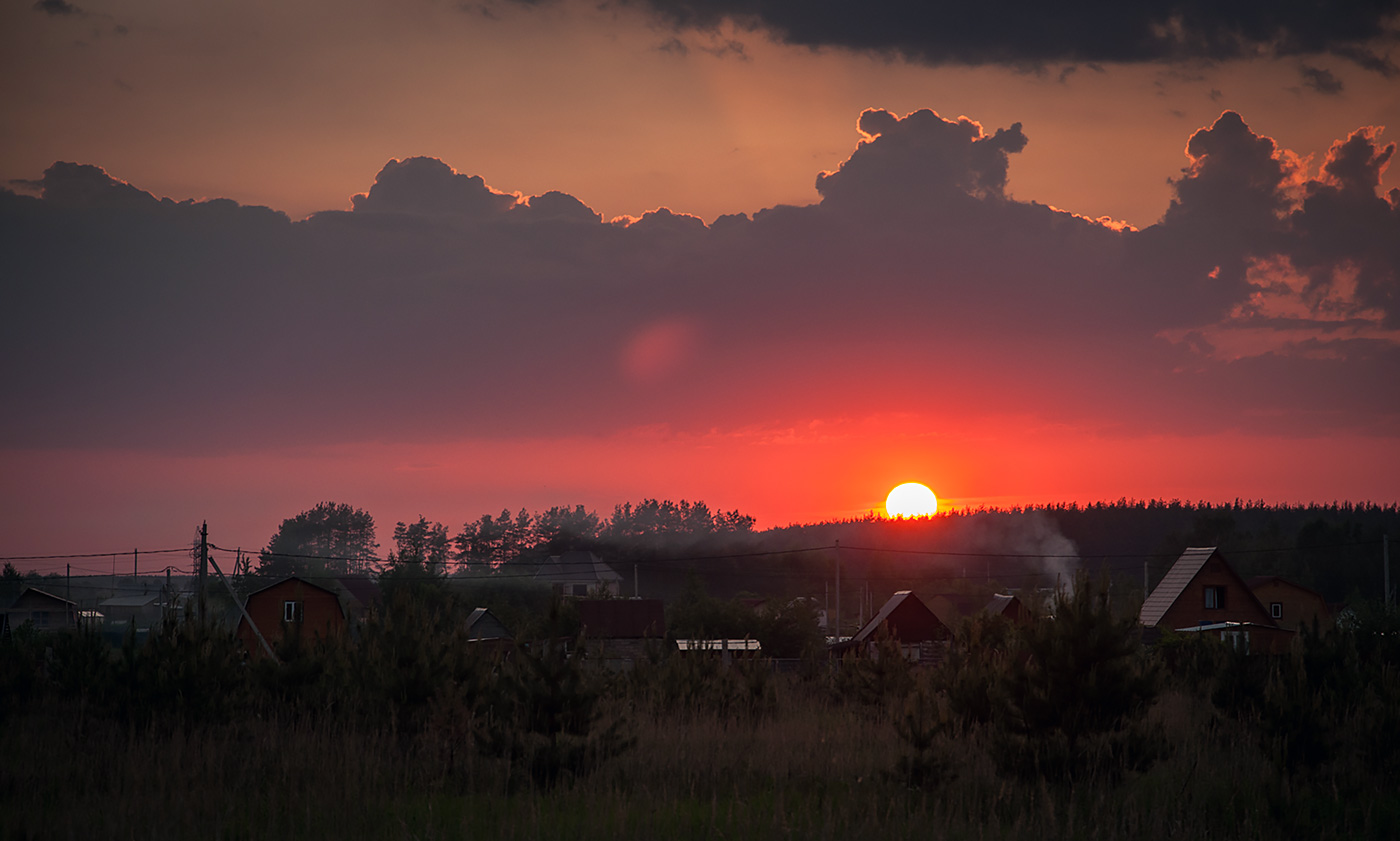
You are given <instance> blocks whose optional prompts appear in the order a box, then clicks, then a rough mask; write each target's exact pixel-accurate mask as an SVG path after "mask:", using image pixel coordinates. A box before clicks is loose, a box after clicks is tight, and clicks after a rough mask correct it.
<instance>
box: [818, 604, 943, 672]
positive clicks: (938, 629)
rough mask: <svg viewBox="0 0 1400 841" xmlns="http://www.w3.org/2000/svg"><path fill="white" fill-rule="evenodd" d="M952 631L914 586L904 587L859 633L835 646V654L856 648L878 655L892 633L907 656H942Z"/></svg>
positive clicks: (926, 660)
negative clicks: (930, 608)
mask: <svg viewBox="0 0 1400 841" xmlns="http://www.w3.org/2000/svg"><path fill="white" fill-rule="evenodd" d="M951 636H952V632H951V631H949V629H948V626H947V625H946V624H944V623H943V620H941V619H939V618H938V616H937V615H936V614H935V613H934V612H933V611H932V610H929V609H928V605H925V604H924V603H923V602H922V601H920V600H919V597H918V596H916V595H914V593H913V591H912V590H900V591H899V592H898V593H895V594H894V595H893V596H890V598H889V601H887V602H885V604H884V606H883V607H881V608H880V611H879V612H878V613H876V614H875V616H874V617H872V618H871V620H870V621H869V622H866V623H865V625H864V626H862V627H861V629H860V630H859V631H857V632H856V635H855V636H853V637H851V638H850V639H848V640H844V641H841V642H838V643H836V644H835V645H833V646H831V652H832V653H833V654H845V653H846V652H853V653H855V654H857V655H874V654H875V653H876V651H877V649H878V646H879V641H880V640H881V639H882V638H885V637H889V638H890V639H893V640H895V641H896V642H897V643H898V644H899V648H900V651H901V652H902V653H903V654H904V657H905V659H907V660H911V661H914V662H919V663H929V662H937V661H939V660H941V659H942V655H943V652H944V650H945V649H946V647H947V642H948V640H949V638H951Z"/></svg>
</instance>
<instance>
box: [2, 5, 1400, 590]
mask: <svg viewBox="0 0 1400 841" xmlns="http://www.w3.org/2000/svg"><path fill="white" fill-rule="evenodd" d="M1226 5H1228V8H1221V4H1197V3H1192V2H1184V1H1183V2H1169V3H1150V4H1129V7H1128V8H1124V9H1122V10H1118V11H1113V12H1106V11H1105V8H1104V7H1103V6H1102V4H1069V5H1065V4H1052V5H1050V6H1047V5H1046V4H1043V3H1023V2H1013V3H982V4H976V6H975V8H969V7H964V6H961V5H943V4H937V3H922V2H913V1H912V0H907V1H906V2H883V3H881V2H872V3H863V4H852V3H849V2H837V0H817V1H816V2H813V1H812V0H805V1H804V2H796V0H792V2H785V0H769V2H764V3H755V2H745V0H722V2H703V3H702V2H698V0H678V1H677V2H672V0H630V2H629V1H628V0H622V2H605V3H603V4H598V3H596V2H580V3H573V2H523V0H522V2H519V3H515V2H488V3H448V2H427V0H418V2H412V1H411V2H399V3H393V4H389V3H383V2H368V1H367V0H366V1H363V2H337V3H330V2H319V1H318V0H311V1H310V2H298V3H269V2H240V3H224V2H210V3H193V4H191V3H175V2H141V0H135V2H124V3H102V2H89V0H83V2H79V3H76V4H74V3H68V2H65V1H64V0H42V2H39V3H32V2H3V1H2V0H0V63H3V64H0V66H3V74H0V102H3V103H4V105H3V107H0V180H3V186H4V187H5V188H6V189H5V191H4V192H0V265H2V266H3V272H4V278H5V280H4V283H3V287H2V289H3V292H2V294H3V299H0V301H2V303H0V354H2V355H0V366H3V367H0V394H3V395H4V396H5V399H4V411H3V413H0V493H2V494H3V499H0V502H3V505H0V555H7V556H8V555H17V554H39V553H46V552H68V551H72V552H90V551H92V552H97V551H108V550H112V551H116V550H129V549H130V548H132V547H143V548H165V547H168V546H175V545H180V544H182V543H185V542H187V540H188V539H189V536H190V534H191V533H192V530H193V528H194V526H195V525H197V523H198V522H199V521H200V520H203V519H208V520H209V522H210V530H211V534H213V535H214V536H215V538H216V540H217V541H218V542H219V543H220V544H221V545H243V546H244V547H258V546H261V545H263V544H265V543H266V541H267V539H268V538H269V537H270V536H271V534H272V533H273V531H274V530H275V529H276V526H277V524H278V523H279V522H280V520H281V519H282V518H284V517H290V516H292V515H294V514H296V513H297V512H299V511H301V510H304V509H306V508H309V507H311V506H312V505H314V504H315V503H317V502H319V501H322V500H335V501H339V502H346V503H349V504H352V505H355V506H358V507H363V508H367V509H369V510H370V511H371V513H373V514H374V515H375V517H376V519H377V520H378V521H379V524H380V529H381V532H382V535H381V536H382V538H384V539H385V540H387V537H388V533H389V532H390V531H391V530H392V526H393V523H394V522H395V521H397V520H409V519H413V518H416V517H417V516H418V515H419V514H425V515H427V516H428V517H429V518H431V519H436V520H441V521H443V522H445V523H446V524H447V525H448V526H449V527H450V528H451V529H452V530H454V531H455V530H456V529H458V528H459V527H460V526H461V524H462V523H463V522H464V521H466V520H474V519H476V518H477V517H479V516H480V515H481V514H483V513H487V512H492V513H494V512H498V511H499V510H500V509H501V508H503V507H511V508H520V507H526V508H530V509H538V508H544V507H548V506H551V505H562V504H570V505H572V504H579V503H581V504H584V505H587V506H589V507H590V508H595V509H597V510H599V511H600V513H603V514H607V513H609V512H610V511H611V508H612V506H613V505H614V504H615V503H619V502H623V501H626V500H638V499H641V498H643V497H658V498H671V499H680V498H687V499H692V500H696V499H703V500H704V501H706V502H708V503H709V504H710V505H711V506H712V507H719V508H725V509H729V508H738V509H740V510H742V511H744V512H746V513H750V514H753V515H755V516H757V517H758V518H759V525H760V526H761V527H762V526H772V525H783V524H786V523H789V522H811V521H816V520H821V519H827V518H831V517H845V516H859V515H861V514H864V513H865V512H867V511H870V510H872V509H877V508H878V507H879V506H880V505H881V503H882V501H883V498H884V494H885V492H886V491H887V490H888V489H889V488H890V487H892V486H893V485H895V484H898V483H899V482H902V481H907V480H918V481H923V482H926V483H927V484H929V485H930V486H931V487H933V488H934V490H935V491H937V492H938V493H939V495H940V496H941V497H944V498H945V500H948V501H951V502H952V503H953V504H956V505H966V504H971V505H977V504H983V503H990V504H1003V505H1004V504H1016V503H1025V502H1052V501H1068V500H1079V501H1084V502H1087V501H1093V500H1096V499H1116V498H1118V497H1120V496H1129V497H1140V498H1141V497H1164V498H1172V497H1180V498H1186V499H1208V500H1217V501H1223V500H1230V499H1234V498H1235V497H1244V498H1251V499H1254V498H1262V499H1264V500H1266V501H1270V502H1290V501H1309V500H1326V501H1330V500H1332V499H1334V498H1335V499H1353V500H1362V499H1371V500H1375V501H1383V502H1392V501H1395V500H1396V499H1397V497H1400V490H1398V489H1400V385H1398V384H1400V191H1396V188H1397V186H1398V185H1400V180H1397V176H1396V171H1397V170H1396V169H1388V168H1387V167H1388V165H1389V164H1390V163H1391V162H1392V156H1393V152H1394V149H1395V147H1394V145H1393V140H1394V137H1395V135H1394V132H1396V131H1400V128H1391V129H1389V130H1387V129H1386V128H1385V127H1386V126H1391V127H1400V70H1397V67H1396V65H1395V64H1394V63H1393V62H1392V60H1391V57H1390V56H1391V55H1392V54H1395V55H1397V56H1400V50H1397V49H1396V48H1397V46H1400V43H1398V42H1400V38H1397V34H1396V32H1397V29H1396V20H1397V13H1398V12H1400V2H1396V1H1395V0H1390V2H1379V3H1368V4H1336V3H1330V4H1317V6H1316V8H1315V9H1310V8H1303V7H1302V6H1294V5H1290V6H1288V7H1287V8H1280V7H1279V4H1277V3H1273V2H1264V0H1257V2H1256V1H1255V0H1250V2H1245V3H1239V4H1226ZM1052 7H1053V8H1052ZM21 566H24V564H21Z"/></svg>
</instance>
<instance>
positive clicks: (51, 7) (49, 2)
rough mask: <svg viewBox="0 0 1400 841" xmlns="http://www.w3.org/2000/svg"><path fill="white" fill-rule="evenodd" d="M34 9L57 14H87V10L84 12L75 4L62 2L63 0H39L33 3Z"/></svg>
mask: <svg viewBox="0 0 1400 841" xmlns="http://www.w3.org/2000/svg"><path fill="white" fill-rule="evenodd" d="M34 11H36V12H44V13H45V14H50V15H59V16H62V15H79V16H81V15H85V14H87V12H84V11H83V10H82V9H80V8H78V7H77V6H74V5H73V4H72V3H67V2H64V0H39V2H37V3H35V4H34Z"/></svg>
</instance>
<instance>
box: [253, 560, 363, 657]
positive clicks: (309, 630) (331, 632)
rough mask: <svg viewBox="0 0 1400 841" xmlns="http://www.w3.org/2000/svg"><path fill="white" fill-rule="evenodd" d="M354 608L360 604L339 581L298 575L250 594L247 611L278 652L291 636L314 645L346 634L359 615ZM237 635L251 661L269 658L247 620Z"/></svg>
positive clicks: (269, 643) (264, 636)
mask: <svg viewBox="0 0 1400 841" xmlns="http://www.w3.org/2000/svg"><path fill="white" fill-rule="evenodd" d="M352 604H354V605H358V604H359V600H358V599H357V598H355V597H354V596H353V595H352V594H351V593H350V592H349V590H348V589H347V588H345V586H344V585H342V584H340V582H339V581H337V580H336V579H333V578H328V579H316V580H315V581H313V580H311V579H309V578H302V577H300V576H295V575H294V576H291V577H288V578H284V579H282V580H281V581H278V582H276V583H274V584H269V585H268V586H266V587H264V588H262V589H261V590H257V591H255V592H253V593H250V594H249V595H248V599H247V601H246V602H245V603H244V609H245V610H246V611H247V613H248V616H249V617H251V618H252V620H253V622H254V623H255V624H256V625H257V629H258V630H259V631H261V632H262V635H263V638H264V639H266V640H267V643H268V645H270V646H272V647H273V648H276V647H277V645H278V643H280V642H281V641H282V640H283V638H284V637H286V636H288V635H291V634H298V635H300V636H301V638H302V639H304V640H305V641H307V642H311V641H313V640H315V639H317V638H329V637H332V636H336V635H339V634H342V633H344V632H345V629H346V627H347V626H348V624H349V618H350V616H351V615H352V613H354V612H355V610H353V609H351V605H352ZM235 635H236V636H237V637H238V639H239V640H241V641H242V642H243V646H244V648H246V649H247V651H248V654H249V656H250V657H253V658H255V659H256V658H259V657H262V656H265V652H264V651H263V650H262V645H261V644H260V643H259V642H258V638H257V634H255V633H254V632H253V629H252V628H250V627H248V619H247V618H245V617H242V616H240V617H239V619H238V629H237V630H236V631H235Z"/></svg>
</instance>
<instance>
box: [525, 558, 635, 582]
mask: <svg viewBox="0 0 1400 841" xmlns="http://www.w3.org/2000/svg"><path fill="white" fill-rule="evenodd" d="M535 577H536V578H539V579H543V580H545V581H548V582H550V583H552V584H597V583H598V582H600V581H617V582H621V581H622V576H621V575H618V574H617V572H616V571H615V570H613V568H612V567H610V566H608V565H607V564H605V563H603V559H602V558H599V557H598V556H597V555H595V554H593V553H592V552H585V551H582V550H575V551H572V552H565V553H564V554H562V555H552V556H550V558H549V560H547V561H545V562H544V563H542V564H540V566H539V568H538V569H537V570H535Z"/></svg>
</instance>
